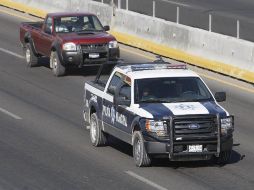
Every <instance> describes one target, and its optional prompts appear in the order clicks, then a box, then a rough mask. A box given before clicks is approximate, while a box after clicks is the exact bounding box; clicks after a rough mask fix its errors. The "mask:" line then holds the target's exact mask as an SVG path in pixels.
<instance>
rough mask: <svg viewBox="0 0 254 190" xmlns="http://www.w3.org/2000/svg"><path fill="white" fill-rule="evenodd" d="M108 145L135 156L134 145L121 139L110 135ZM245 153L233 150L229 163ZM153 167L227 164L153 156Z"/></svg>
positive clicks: (240, 158)
mask: <svg viewBox="0 0 254 190" xmlns="http://www.w3.org/2000/svg"><path fill="white" fill-rule="evenodd" d="M108 146H110V147H112V148H114V149H116V150H118V151H120V152H122V153H124V154H126V155H128V156H129V157H133V154H132V146H131V145H129V144H127V143H125V142H123V141H120V140H119V139H117V138H115V137H112V136H110V138H109V143H108ZM244 158H245V155H242V154H240V153H239V152H237V151H235V150H233V151H232V155H231V159H230V162H229V163H228V164H227V165H229V164H235V163H238V162H239V161H241V160H243V159H244ZM151 166H152V167H170V168H174V169H178V168H198V167H223V166H225V165H221V164H217V163H216V161H215V159H211V160H206V161H184V162H183V161H179V162H176V161H169V159H168V158H167V156H166V157H163V158H153V160H152V165H151Z"/></svg>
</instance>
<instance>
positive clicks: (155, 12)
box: [93, 0, 254, 41]
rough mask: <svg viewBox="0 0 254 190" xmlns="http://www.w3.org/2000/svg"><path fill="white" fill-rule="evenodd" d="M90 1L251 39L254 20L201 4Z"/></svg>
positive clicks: (158, 0) (163, 0)
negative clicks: (212, 9) (198, 5)
mask: <svg viewBox="0 0 254 190" xmlns="http://www.w3.org/2000/svg"><path fill="white" fill-rule="evenodd" d="M93 1H97V2H101V3H105V4H109V5H111V6H115V7H116V8H118V9H125V10H129V11H134V12H138V13H141V14H145V15H148V16H152V17H156V18H161V19H165V20H167V21H171V22H175V23H178V24H183V25H187V26H192V27H196V28H200V29H204V30H207V31H210V32H215V33H220V34H224V35H228V36H232V37H236V38H240V39H244V40H249V41H254V35H253V33H254V21H252V20H251V19H246V18H242V17H240V16H238V17H237V16H236V15H232V14H229V13H224V12H218V11H211V10H207V9H205V8H202V7H191V6H187V5H184V4H179V3H177V2H171V1H169V0H93Z"/></svg>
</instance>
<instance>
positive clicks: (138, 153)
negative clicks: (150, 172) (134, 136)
mask: <svg viewBox="0 0 254 190" xmlns="http://www.w3.org/2000/svg"><path fill="white" fill-rule="evenodd" d="M140 153H141V142H140V140H137V142H136V146H135V155H136V156H135V157H136V160H140Z"/></svg>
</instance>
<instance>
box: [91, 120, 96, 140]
mask: <svg viewBox="0 0 254 190" xmlns="http://www.w3.org/2000/svg"><path fill="white" fill-rule="evenodd" d="M95 125H96V124H95V121H94V120H93V121H92V123H91V129H90V130H91V140H92V142H95V140H96V126H95Z"/></svg>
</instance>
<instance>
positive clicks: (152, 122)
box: [83, 61, 234, 167]
mask: <svg viewBox="0 0 254 190" xmlns="http://www.w3.org/2000/svg"><path fill="white" fill-rule="evenodd" d="M108 67H109V64H106V63H105V64H104V65H103V66H102V67H101V68H100V70H99V72H98V74H97V77H96V79H95V80H94V81H90V82H86V83H85V86H84V91H85V93H84V111H83V114H84V120H85V123H86V124H87V128H88V129H90V138H91V143H92V145H94V146H103V145H106V143H107V138H108V137H109V135H111V136H114V137H116V138H118V139H120V140H122V141H124V142H126V143H129V144H130V145H132V146H133V157H134V161H135V164H136V165H137V166H139V167H142V166H149V165H150V164H151V160H152V159H153V158H154V157H156V156H166V157H168V158H169V160H172V161H191V160H209V159H212V158H215V160H217V161H218V162H219V163H223V164H224V163H227V162H228V161H229V160H230V155H231V151H232V145H233V130H234V117H233V116H232V115H230V114H229V113H228V112H227V111H226V110H225V109H224V108H223V107H222V106H220V105H219V104H218V102H222V101H225V100H226V93H225V92H217V93H215V95H213V94H212V93H211V91H210V90H209V88H208V87H207V85H206V84H205V83H204V81H203V80H202V79H201V77H199V76H198V75H197V74H196V73H195V72H193V71H191V70H188V69H187V68H186V65H185V64H171V63H168V62H164V61H159V62H156V61H155V62H151V63H139V64H128V63H124V64H123V63H120V64H116V65H115V66H114V68H113V71H112V72H111V74H110V75H109V77H108V76H107V75H105V74H104V73H103V69H104V68H108Z"/></svg>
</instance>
